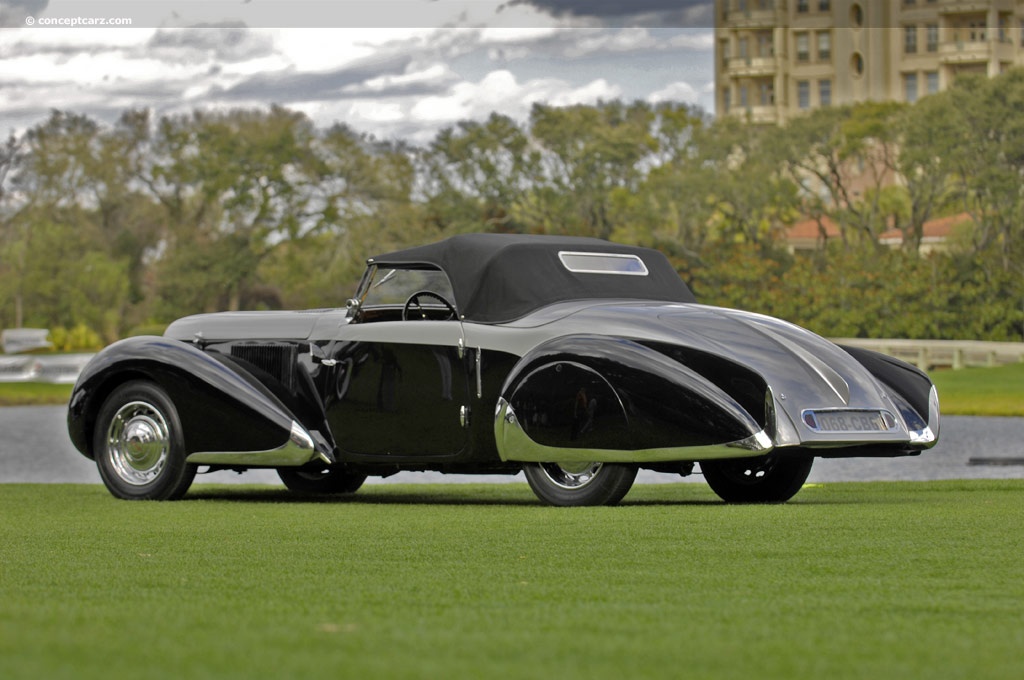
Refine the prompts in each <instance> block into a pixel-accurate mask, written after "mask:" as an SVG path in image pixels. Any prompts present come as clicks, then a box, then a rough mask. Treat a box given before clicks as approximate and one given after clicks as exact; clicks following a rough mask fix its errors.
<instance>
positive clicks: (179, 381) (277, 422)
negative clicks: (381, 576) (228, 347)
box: [68, 336, 316, 464]
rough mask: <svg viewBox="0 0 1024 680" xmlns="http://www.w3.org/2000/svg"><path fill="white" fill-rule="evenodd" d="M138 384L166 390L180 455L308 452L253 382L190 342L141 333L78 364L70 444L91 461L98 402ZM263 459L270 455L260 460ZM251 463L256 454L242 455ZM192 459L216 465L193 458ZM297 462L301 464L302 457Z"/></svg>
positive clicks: (291, 421) (298, 430)
mask: <svg viewBox="0 0 1024 680" xmlns="http://www.w3.org/2000/svg"><path fill="white" fill-rule="evenodd" d="M137 379H144V380H149V381H152V382H155V383H157V384H158V385H160V386H161V387H162V388H163V389H164V390H166V391H167V393H168V395H169V396H170V398H171V400H172V402H173V403H174V406H175V408H176V409H177V411H178V415H179V418H180V420H181V423H182V429H183V433H184V440H185V449H186V453H188V454H193V453H197V452H217V453H218V454H220V453H224V454H227V455H228V459H232V458H231V454H235V456H236V458H237V454H238V453H254V452H262V453H271V452H273V451H279V452H280V451H282V450H286V451H287V452H289V454H290V455H291V457H293V458H295V457H296V456H298V457H300V458H301V457H302V456H304V455H305V454H302V453H300V452H299V451H297V450H295V445H298V447H299V449H301V450H303V451H306V453H308V454H309V456H308V457H307V459H311V458H312V457H314V455H315V453H316V452H315V451H314V450H313V449H314V448H315V445H314V444H313V439H312V437H311V436H310V435H309V433H308V432H306V431H305V430H304V428H303V427H302V426H301V425H299V423H298V420H297V419H296V418H295V417H294V415H293V414H292V413H291V412H290V411H289V410H288V409H287V408H286V407H285V406H284V405H283V404H282V403H281V402H280V400H279V399H277V398H276V397H275V396H274V395H273V394H271V393H270V391H269V390H267V389H266V388H265V387H264V386H263V385H261V384H260V383H259V381H258V380H256V379H255V378H253V377H252V376H251V375H248V374H247V373H246V371H245V370H244V369H242V368H240V367H239V366H237V365H234V364H233V363H232V364H231V365H229V364H228V363H227V362H226V360H223V359H221V358H219V357H218V356H217V355H214V354H207V353H205V352H203V351H201V350H199V349H198V348H196V347H193V346H192V345H189V344H186V343H184V342H180V341H178V340H172V339H169V338H165V337H158V336H141V337H134V338H128V339H125V340H122V341H120V342H117V343H114V344H113V345H110V346H109V347H107V348H106V349H104V350H103V351H101V352H100V353H99V354H97V355H96V356H95V357H94V358H93V360H92V361H90V362H89V364H88V365H87V366H86V367H85V369H84V370H83V371H82V373H81V375H80V376H79V378H78V381H77V382H76V384H75V387H74V390H73V391H72V394H71V401H70V403H69V405H68V434H69V435H70V437H71V441H72V443H73V444H74V445H75V448H77V449H78V450H79V451H81V452H82V453H83V454H84V455H86V456H88V457H90V458H91V457H93V451H92V439H93V430H94V429H95V426H96V419H97V415H98V413H99V410H100V408H101V407H102V405H103V402H104V400H105V399H106V397H107V396H108V395H109V394H110V393H111V392H112V391H113V390H114V389H116V387H117V386H118V385H121V384H123V383H125V382H127V381H130V380H137ZM266 458H268V459H269V458H270V457H266ZM247 460H249V461H250V462H251V463H253V464H259V462H260V457H259V456H257V457H255V458H252V457H249V458H248V459H247ZM192 462H208V463H209V462H220V461H219V460H217V461H215V460H209V461H207V460H202V461H199V460H196V461H192ZM302 462H306V460H303V461H302Z"/></svg>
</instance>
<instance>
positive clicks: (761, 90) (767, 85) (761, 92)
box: [758, 80, 775, 106]
mask: <svg viewBox="0 0 1024 680" xmlns="http://www.w3.org/2000/svg"><path fill="white" fill-rule="evenodd" d="M758 103H759V104H760V105H761V106H772V105H773V104H775V85H774V84H773V83H772V81H770V80H766V81H761V83H760V84H758Z"/></svg>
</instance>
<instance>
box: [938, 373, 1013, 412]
mask: <svg viewBox="0 0 1024 680" xmlns="http://www.w3.org/2000/svg"><path fill="white" fill-rule="evenodd" d="M931 377H932V380H933V381H934V382H935V385H936V387H937V388H938V391H939V405H940V408H941V410H942V412H943V413H946V414H949V415H953V414H957V415H965V416H1024V363H1019V364H1012V365H1009V366H1002V367H999V368H967V369H963V370H959V371H935V372H934V373H932V376H931Z"/></svg>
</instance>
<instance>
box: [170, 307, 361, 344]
mask: <svg viewBox="0 0 1024 680" xmlns="http://www.w3.org/2000/svg"><path fill="white" fill-rule="evenodd" d="M328 311H333V310H317V309H314V310H309V311H300V312H219V313H216V314H196V315H194V316H186V317H185V318H182V319H178V320H177V321H175V322H174V323H172V324H171V325H170V326H168V327H167V330H166V331H164V336H165V337H168V338H174V339H175V340H184V341H185V342H191V341H193V340H195V339H196V338H197V337H198V338H199V339H201V340H204V341H206V342H218V341H223V340H305V339H306V338H308V337H309V336H310V334H311V333H312V332H313V329H314V328H315V327H316V325H317V322H318V321H320V319H321V318H322V317H323V316H324V314H325V313H327V312H328ZM344 313H345V312H344V310H341V312H340V314H341V315H342V316H344Z"/></svg>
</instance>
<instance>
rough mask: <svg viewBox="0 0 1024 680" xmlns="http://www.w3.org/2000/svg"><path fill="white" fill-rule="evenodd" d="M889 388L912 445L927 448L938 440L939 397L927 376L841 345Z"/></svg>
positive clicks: (895, 361)
mask: <svg viewBox="0 0 1024 680" xmlns="http://www.w3.org/2000/svg"><path fill="white" fill-rule="evenodd" d="M840 347H841V349H843V350H844V351H845V352H846V353H847V354H849V355H850V356H852V357H853V358H854V359H856V360H857V361H858V362H859V363H860V364H861V365H862V366H864V368H866V369H867V370H868V371H869V372H870V373H871V375H873V376H874V377H875V378H876V379H877V380H878V381H879V382H881V383H882V384H883V385H885V386H886V387H887V388H889V391H890V397H892V400H893V403H895V404H896V406H897V407H898V408H899V410H900V415H901V416H902V417H903V421H904V422H905V423H906V424H907V429H909V430H910V436H911V442H910V443H911V444H916V445H919V446H923V447H925V448H930V447H932V446H935V444H936V443H938V440H939V395H938V392H937V390H936V389H935V385H934V384H933V383H932V381H931V378H929V377H928V374H927V373H925V372H924V371H922V370H921V369H919V368H917V367H916V366H913V365H911V364H908V363H907V362H905V361H900V360H899V359H896V358H894V357H890V356H888V355H885V354H882V353H880V352H874V351H872V350H869V349H861V348H859V347H849V346H845V345H843V346H840Z"/></svg>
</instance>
